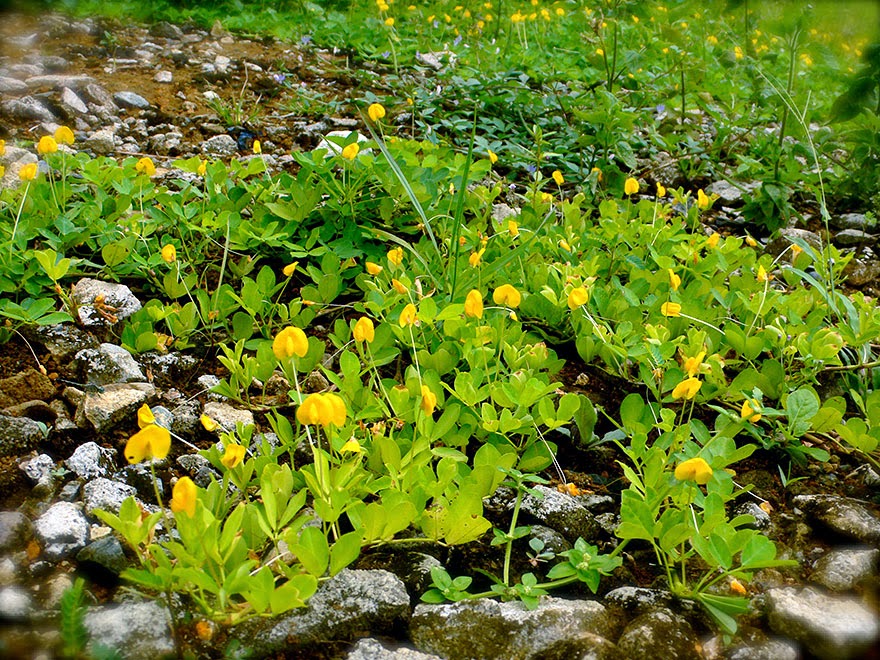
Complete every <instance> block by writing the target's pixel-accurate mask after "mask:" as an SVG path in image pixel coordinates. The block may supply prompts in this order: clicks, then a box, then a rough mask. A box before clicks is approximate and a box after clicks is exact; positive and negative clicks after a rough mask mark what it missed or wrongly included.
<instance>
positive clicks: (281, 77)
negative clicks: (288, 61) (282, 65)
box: [272, 73, 287, 85]
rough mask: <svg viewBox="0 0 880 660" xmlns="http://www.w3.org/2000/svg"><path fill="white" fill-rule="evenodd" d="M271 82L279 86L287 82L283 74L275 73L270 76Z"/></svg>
mask: <svg viewBox="0 0 880 660" xmlns="http://www.w3.org/2000/svg"><path fill="white" fill-rule="evenodd" d="M272 80H274V81H275V82H276V83H278V84H279V85H283V84H284V81H285V80H287V75H286V74H284V73H276V74H274V75H273V76H272Z"/></svg>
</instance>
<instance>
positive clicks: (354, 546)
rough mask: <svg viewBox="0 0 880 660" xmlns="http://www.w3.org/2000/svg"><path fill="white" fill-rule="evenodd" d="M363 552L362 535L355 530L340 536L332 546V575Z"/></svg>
mask: <svg viewBox="0 0 880 660" xmlns="http://www.w3.org/2000/svg"><path fill="white" fill-rule="evenodd" d="M360 553H361V535H360V532H358V531H354V532H349V533H348V534H343V535H342V536H340V537H339V539H338V540H337V541H336V543H334V544H333V547H332V548H330V575H336V574H337V573H338V572H339V571H341V570H342V569H343V568H345V567H346V566H348V565H349V564H351V563H352V562H353V561H354V560H355V559H357V558H358V555H360Z"/></svg>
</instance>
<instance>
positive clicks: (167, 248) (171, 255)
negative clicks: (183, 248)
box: [162, 243, 177, 264]
mask: <svg viewBox="0 0 880 660" xmlns="http://www.w3.org/2000/svg"><path fill="white" fill-rule="evenodd" d="M175 259H177V249H176V248H175V247H174V246H173V245H172V244H171V243H168V245H163V246H162V261H164V262H165V263H169V264H171V263H174V260H175Z"/></svg>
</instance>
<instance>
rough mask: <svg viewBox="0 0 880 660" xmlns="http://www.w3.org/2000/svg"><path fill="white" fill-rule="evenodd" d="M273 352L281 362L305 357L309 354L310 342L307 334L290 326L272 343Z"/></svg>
mask: <svg viewBox="0 0 880 660" xmlns="http://www.w3.org/2000/svg"><path fill="white" fill-rule="evenodd" d="M272 352H273V353H275V357H276V358H278V359H279V360H286V359H287V358H292V357H293V356H294V355H296V356H297V357H305V356H306V353H308V352H309V340H308V337H306V333H305V332H303V331H302V330H300V329H299V328H297V327H294V326H288V327H286V328H284V329H283V330H282V331H281V332H279V333H278V334H277V335H276V336H275V339H274V341H273V342H272Z"/></svg>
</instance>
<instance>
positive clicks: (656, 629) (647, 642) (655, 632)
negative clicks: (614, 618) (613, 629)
mask: <svg viewBox="0 0 880 660" xmlns="http://www.w3.org/2000/svg"><path fill="white" fill-rule="evenodd" d="M699 643H700V641H699V639H698V638H697V636H696V634H695V633H694V631H693V629H692V628H691V625H690V624H689V623H688V622H687V621H686V620H685V619H683V618H682V617H680V616H678V615H676V614H673V613H672V612H670V611H669V610H666V609H660V610H655V611H653V612H648V613H646V614H642V615H641V616H638V617H636V618H635V619H634V620H633V621H631V622H630V623H629V625H627V627H626V628H625V629H624V631H623V634H622V635H621V636H620V639H618V640H617V649H618V651H620V654H621V656H622V657H624V658H627V660H654V658H666V659H669V660H672V659H673V658H675V659H677V660H683V659H688V660H689V659H693V660H701V658H702V657H703V656H702V653H700V652H699V651H698V650H697V649H698V647H699Z"/></svg>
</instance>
